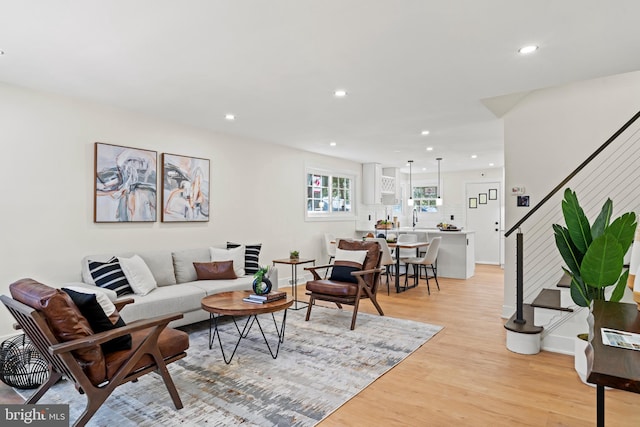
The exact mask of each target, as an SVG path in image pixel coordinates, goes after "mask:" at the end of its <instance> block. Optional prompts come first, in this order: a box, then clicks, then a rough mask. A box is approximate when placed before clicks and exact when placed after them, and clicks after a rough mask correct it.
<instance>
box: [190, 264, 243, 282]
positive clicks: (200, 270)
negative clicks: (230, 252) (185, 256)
mask: <svg viewBox="0 0 640 427" xmlns="http://www.w3.org/2000/svg"><path fill="white" fill-rule="evenodd" d="M193 267H194V268H195V269H196V276H197V277H198V280H224V279H236V278H237V277H238V276H236V273H235V271H234V270H233V261H213V262H194V263H193Z"/></svg>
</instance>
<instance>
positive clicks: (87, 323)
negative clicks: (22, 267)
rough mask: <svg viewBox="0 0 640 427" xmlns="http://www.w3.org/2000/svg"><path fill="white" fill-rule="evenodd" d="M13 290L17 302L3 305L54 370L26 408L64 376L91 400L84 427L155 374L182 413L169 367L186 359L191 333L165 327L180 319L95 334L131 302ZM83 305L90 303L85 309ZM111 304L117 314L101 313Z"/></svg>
mask: <svg viewBox="0 0 640 427" xmlns="http://www.w3.org/2000/svg"><path fill="white" fill-rule="evenodd" d="M9 290H10V292H11V295H12V297H13V298H9V297H8V296H6V295H2V296H0V300H2V302H3V303H4V305H5V306H6V307H7V309H8V310H9V312H10V313H11V314H12V315H13V317H14V318H15V319H16V321H17V322H18V326H19V328H21V329H22V330H24V332H25V334H26V335H27V336H28V337H29V339H30V340H31V342H32V343H33V344H34V345H35V346H36V347H37V348H38V351H39V352H40V354H41V355H42V356H43V357H44V358H45V359H46V360H47V362H48V364H49V371H50V376H49V379H48V380H47V381H46V382H45V383H44V384H42V385H41V386H40V388H38V389H37V390H36V392H35V393H34V394H33V396H31V397H30V398H29V399H27V401H26V402H25V404H35V403H37V402H38V401H39V400H40V398H41V397H42V396H43V395H44V394H45V393H46V392H47V390H49V388H50V387H51V386H52V385H54V384H55V383H56V382H58V380H60V379H61V378H62V377H63V376H64V377H66V378H67V379H68V380H69V381H72V382H73V383H74V385H75V387H76V389H77V390H78V391H79V392H80V393H81V394H86V396H87V406H86V408H85V410H84V412H83V413H82V415H81V416H80V417H79V418H78V419H77V420H76V422H75V423H74V425H75V426H83V425H85V424H86V423H87V422H88V421H89V419H91V417H92V416H93V415H94V414H95V412H96V411H97V410H98V409H99V408H100V406H101V405H102V403H103V402H104V401H105V400H106V399H107V398H108V397H109V396H110V395H111V393H112V392H113V391H114V389H115V388H116V387H118V386H119V385H121V384H125V383H127V382H130V381H136V380H137V379H138V378H139V377H140V376H142V375H145V374H148V373H150V372H154V371H156V372H158V373H159V374H160V376H161V377H162V379H163V381H164V383H165V385H166V387H167V390H168V391H169V395H170V396H171V399H172V400H173V404H174V405H175V407H176V409H181V408H182V401H181V400H180V396H179V395H178V391H177V390H176V387H175V385H174V383H173V380H172V379H171V376H170V375H169V371H168V370H167V364H169V363H171V362H174V361H176V360H179V359H182V358H183V357H185V356H186V353H185V350H186V349H187V348H188V347H189V335H188V334H187V333H185V332H182V331H178V330H175V329H171V328H167V324H168V323H169V322H171V321H173V320H176V319H180V318H181V317H182V314H175V315H165V316H160V317H156V318H153V319H148V320H139V321H135V322H131V323H130V324H128V325H124V322H123V321H121V320H117V321H116V322H115V323H113V324H112V327H111V328H109V327H106V328H105V330H104V331H103V332H97V333H96V332H94V329H98V328H101V327H102V326H100V324H99V323H98V321H97V319H98V318H99V317H100V316H101V317H102V320H103V322H102V323H105V322H104V319H105V316H108V319H109V320H106V322H111V319H112V318H114V316H115V318H119V314H118V312H117V310H118V309H121V308H122V307H123V306H124V305H125V304H127V303H130V302H133V299H127V300H125V301H122V302H121V303H119V304H118V305H116V306H115V307H114V305H113V303H111V302H110V301H104V299H103V300H102V301H101V302H98V299H99V297H102V298H106V296H105V295H104V294H100V293H99V292H97V293H95V294H93V293H91V294H87V295H75V294H74V292H73V290H69V289H66V288H63V289H62V290H61V289H56V288H52V287H49V286H47V285H44V284H42V283H39V282H37V281H35V280H32V279H22V280H19V281H17V282H15V283H12V284H11V285H10V286H9ZM81 293H82V292H80V294H81ZM106 299H107V300H108V298H106ZM74 301H78V303H79V304H80V306H78V305H77V304H76V302H74ZM81 301H82V302H81ZM84 301H87V302H88V303H87V304H86V306H85V304H84ZM108 304H111V308H112V309H113V310H108V311H110V313H109V314H107V310H105V311H100V310H102V308H101V307H107V306H108ZM98 312H99V313H98ZM83 313H85V314H86V315H87V317H86V316H85V315H84V314H83ZM97 313H98V314H97ZM94 315H95V316H94ZM88 319H89V320H88ZM94 321H95V322H94ZM92 322H94V323H92Z"/></svg>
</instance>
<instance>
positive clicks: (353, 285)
mask: <svg viewBox="0 0 640 427" xmlns="http://www.w3.org/2000/svg"><path fill="white" fill-rule="evenodd" d="M340 250H343V251H358V253H359V254H361V253H362V252H365V254H364V260H363V261H362V262H361V263H359V262H358V260H354V259H355V258H356V257H357V256H354V257H351V256H347V257H345V258H346V259H348V260H346V259H341V256H340V254H341V253H344V252H341V251H340ZM347 255H349V254H347ZM380 259H381V253H380V245H379V244H378V242H375V241H367V242H362V241H357V240H340V242H339V244H338V250H337V251H336V259H335V261H334V262H333V264H330V265H320V266H315V267H307V268H305V270H308V271H310V272H311V274H313V280H310V281H308V282H307V285H306V289H307V295H309V307H308V308H307V316H306V318H305V320H309V317H310V316H311V309H312V308H313V306H314V304H315V302H316V300H323V301H330V302H334V303H335V304H336V305H337V306H338V307H339V308H342V304H346V305H352V306H353V316H352V318H351V330H353V329H354V328H355V326H356V317H357V316H358V307H359V304H360V300H361V299H363V298H369V299H370V300H371V302H372V303H373V305H374V306H375V308H376V310H378V313H380V315H381V316H384V313H383V312H382V308H381V307H380V305H379V304H378V301H377V299H376V294H377V291H378V284H379V282H380V280H379V279H380V273H381V272H382V269H380ZM326 269H331V270H332V271H331V276H330V277H329V279H323V278H322V277H321V276H320V274H319V273H318V271H320V272H323V273H324V272H325V271H326Z"/></svg>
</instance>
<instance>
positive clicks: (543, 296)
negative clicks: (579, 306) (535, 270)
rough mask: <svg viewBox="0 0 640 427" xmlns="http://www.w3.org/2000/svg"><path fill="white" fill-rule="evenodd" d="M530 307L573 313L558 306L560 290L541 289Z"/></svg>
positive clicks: (569, 309) (566, 308)
mask: <svg viewBox="0 0 640 427" xmlns="http://www.w3.org/2000/svg"><path fill="white" fill-rule="evenodd" d="M531 305H532V306H533V307H540V308H548V309H550V310H560V311H569V312H572V311H573V309H571V308H568V307H562V306H561V305H560V290H558V289H543V290H542V291H540V293H539V294H538V296H537V297H536V299H535V300H533V302H532V303H531Z"/></svg>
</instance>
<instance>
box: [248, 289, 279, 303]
mask: <svg viewBox="0 0 640 427" xmlns="http://www.w3.org/2000/svg"><path fill="white" fill-rule="evenodd" d="M286 297H287V293H286V292H282V291H279V292H269V293H268V294H265V295H256V294H251V295H249V296H248V297H246V298H244V300H245V301H247V300H251V301H247V302H260V303H264V302H271V301H276V300H279V299H283V298H286Z"/></svg>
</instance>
